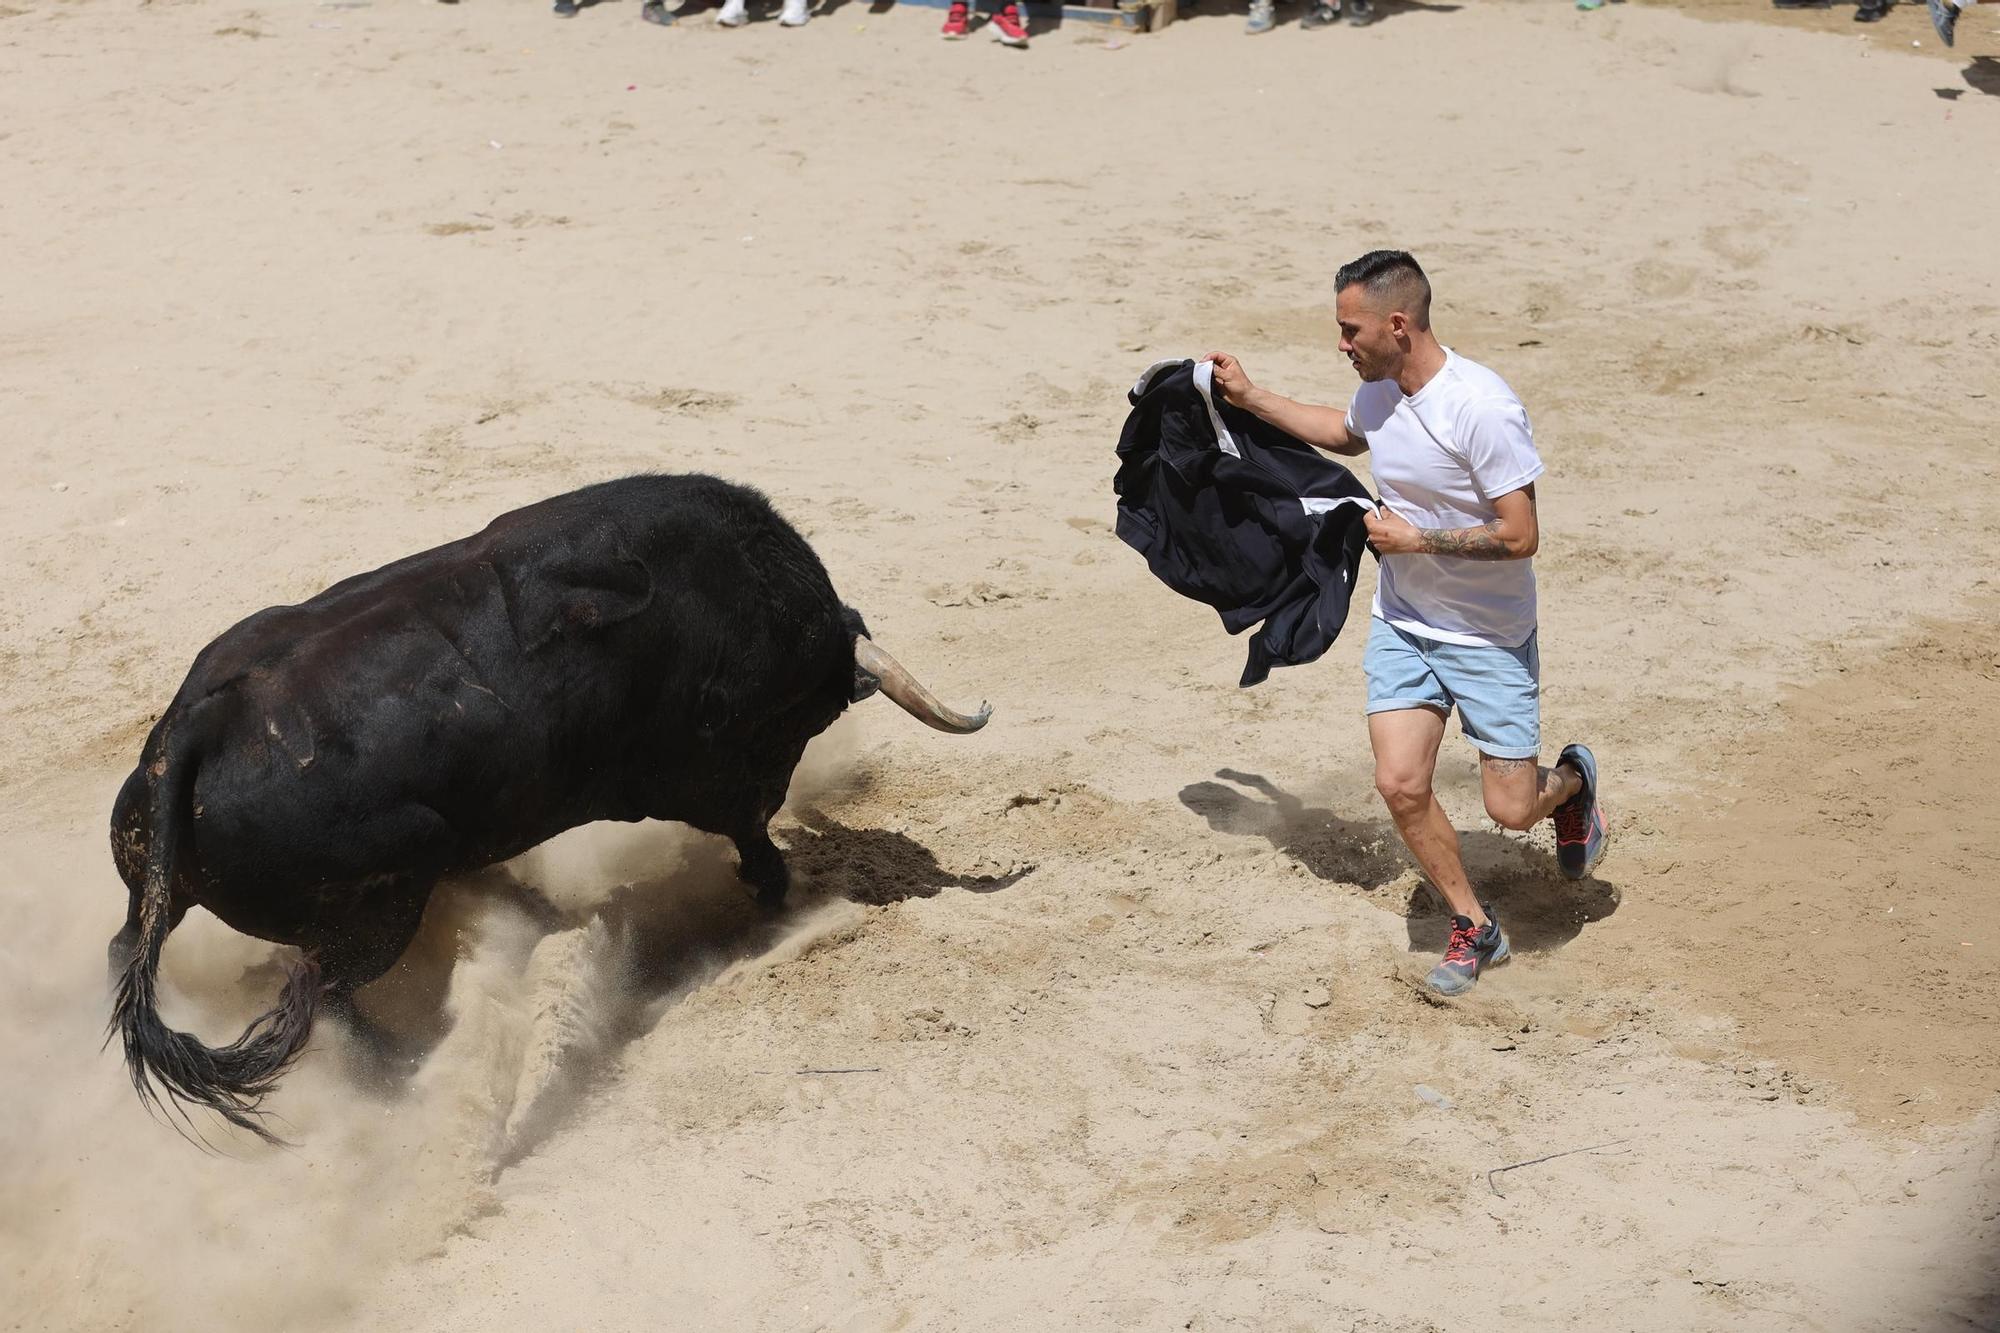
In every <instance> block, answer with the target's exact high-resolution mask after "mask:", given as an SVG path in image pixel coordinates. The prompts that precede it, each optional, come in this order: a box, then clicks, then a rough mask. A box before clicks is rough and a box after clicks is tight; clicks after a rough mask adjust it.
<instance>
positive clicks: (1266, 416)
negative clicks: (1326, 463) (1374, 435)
mask: <svg viewBox="0 0 2000 1333" xmlns="http://www.w3.org/2000/svg"><path fill="white" fill-rule="evenodd" d="M1203 359H1204V360H1207V361H1212V362H1214V363H1215V372H1214V374H1215V379H1214V384H1215V387H1216V388H1217V389H1218V390H1220V391H1221V393H1222V397H1223V399H1224V400H1225V401H1226V402H1228V403H1230V404H1232V405H1233V406H1236V407H1240V408H1242V409H1243V410H1244V411H1246V412H1249V413H1251V414H1252V415H1254V416H1257V417H1260V418H1262V419H1263V420H1265V421H1268V422H1270V423H1271V424H1272V425H1273V426H1276V427H1277V428H1278V429H1279V430H1281V431H1283V432H1285V434H1287V435H1290V436H1292V437H1294V438H1295V439H1300V440H1304V441H1305V442H1306V443H1307V444H1310V445H1312V446H1314V447H1315V448H1319V449H1324V450H1326V451H1327V452H1328V453H1330V454H1344V455H1347V456H1349V457H1352V456H1353V455H1355V454H1360V453H1366V452H1367V450H1368V441H1367V440H1366V439H1364V438H1363V437H1362V436H1359V435H1356V434H1355V433H1353V432H1352V431H1350V430H1348V429H1347V413H1346V412H1345V411H1343V410H1342V409H1340V408H1338V407H1321V406H1318V405H1316V404H1313V403H1301V402H1298V401H1296V400H1295V399H1291V398H1287V397H1285V396H1284V395H1283V394H1278V393H1272V392H1271V391H1270V390H1269V389H1260V388H1258V387H1257V386H1256V385H1254V384H1252V383H1251V382H1250V377H1249V376H1248V375H1246V374H1245V373H1244V372H1243V363H1242V362H1240V361H1238V360H1237V359H1236V358H1235V357H1233V356H1231V355H1229V354H1228V353H1227V352H1211V353H1209V354H1208V356H1207V357H1205V358H1203Z"/></svg>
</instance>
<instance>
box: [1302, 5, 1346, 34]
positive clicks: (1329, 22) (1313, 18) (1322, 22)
mask: <svg viewBox="0 0 2000 1333" xmlns="http://www.w3.org/2000/svg"><path fill="white" fill-rule="evenodd" d="M1338 22H1340V6H1339V5H1330V4H1317V5H1312V6H1310V7H1308V8H1307V10H1306V12H1305V14H1304V15H1303V16H1301V17H1300V19H1299V26H1300V27H1301V28H1304V29H1305V30H1306V31H1307V32H1313V31H1316V30H1317V29H1320V28H1331V27H1332V26H1333V25H1334V24H1336V23H1338Z"/></svg>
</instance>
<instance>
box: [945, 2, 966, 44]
mask: <svg viewBox="0 0 2000 1333" xmlns="http://www.w3.org/2000/svg"><path fill="white" fill-rule="evenodd" d="M971 12H972V11H971V10H970V9H968V8H967V7H966V5H965V2H964V0H958V3H956V4H954V5H953V6H952V7H951V13H949V14H947V15H945V19H944V39H945V40H946V41H947V42H956V41H959V40H961V39H963V38H964V36H965V33H966V27H965V21H966V19H967V18H969V17H970V16H971Z"/></svg>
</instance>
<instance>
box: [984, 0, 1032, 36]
mask: <svg viewBox="0 0 2000 1333" xmlns="http://www.w3.org/2000/svg"><path fill="white" fill-rule="evenodd" d="M991 26H992V28H993V40H994V41H996V42H998V43H1000V45H1002V46H1026V45H1027V44H1028V29H1027V26H1026V25H1025V24H1023V23H1022V22H1021V11H1020V9H1019V8H1018V7H1016V6H1015V5H1014V4H1012V3H1011V0H1010V3H1008V4H1006V5H1003V6H1001V8H1000V12H999V13H997V14H995V15H994V16H993V19H992V24H991Z"/></svg>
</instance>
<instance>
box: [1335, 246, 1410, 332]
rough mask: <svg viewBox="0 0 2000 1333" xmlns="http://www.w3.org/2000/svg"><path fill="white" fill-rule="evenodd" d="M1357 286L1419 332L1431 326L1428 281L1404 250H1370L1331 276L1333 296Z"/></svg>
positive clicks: (1343, 265)
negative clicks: (1392, 310) (1407, 320)
mask: <svg viewBox="0 0 2000 1333" xmlns="http://www.w3.org/2000/svg"><path fill="white" fill-rule="evenodd" d="M1349 287H1360V288H1361V289H1362V290H1363V291H1365V292H1367V293H1368V294H1369V295H1370V296H1372V297H1374V298H1375V299H1376V300H1378V301H1382V302H1385V303H1387V304H1388V305H1389V306H1391V307H1393V308H1394V309H1397V310H1401V311H1402V312H1403V313H1405V314H1407V315H1408V316H1409V317H1410V322H1411V323H1413V324H1415V325H1416V326H1417V327H1418V328H1420V329H1428V328H1429V327H1430V326H1431V280H1430V279H1429V278H1427V277H1425V276H1424V270H1423V268H1422V266H1421V265H1419V264H1418V263H1417V261H1416V260H1415V259H1413V258H1412V257H1411V256H1410V252H1409V251H1407V250H1370V251H1369V252H1368V253H1367V254H1365V255H1363V256H1361V258H1359V259H1357V260H1355V261H1354V262H1352V263H1349V264H1342V265H1341V266H1340V271H1339V272H1338V273H1336V274H1334V275H1333V290H1334V292H1335V294H1336V295H1337V294H1339V293H1340V292H1343V291H1346V290H1347V289H1348V288H1349Z"/></svg>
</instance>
